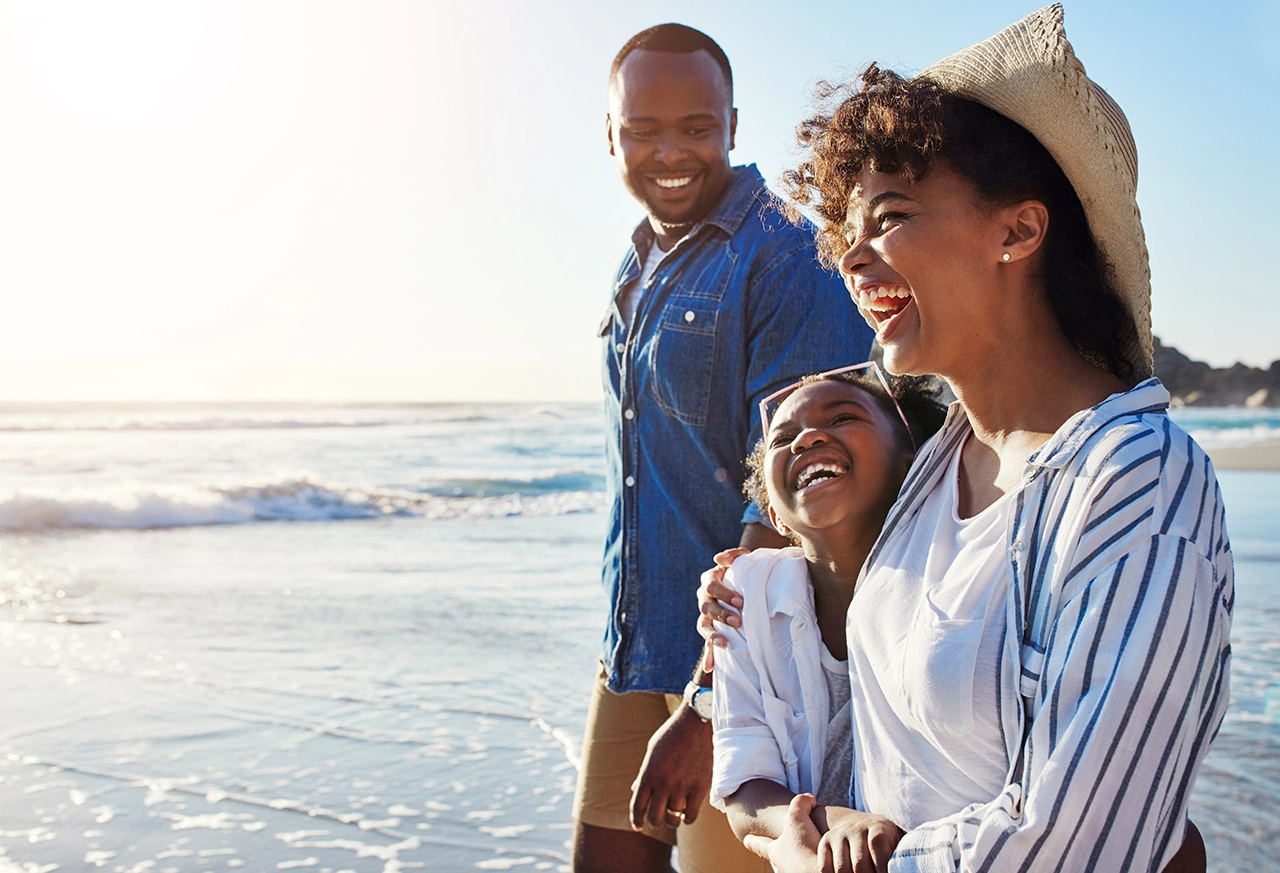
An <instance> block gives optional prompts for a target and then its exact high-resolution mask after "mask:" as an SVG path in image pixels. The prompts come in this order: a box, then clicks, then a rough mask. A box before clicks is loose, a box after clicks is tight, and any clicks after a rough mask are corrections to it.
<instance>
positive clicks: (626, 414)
mask: <svg viewBox="0 0 1280 873" xmlns="http://www.w3.org/2000/svg"><path fill="white" fill-rule="evenodd" d="M622 417H623V418H625V419H626V420H627V421H630V420H631V419H633V418H635V417H636V411H635V410H634V409H631V408H627V409H624V410H622Z"/></svg>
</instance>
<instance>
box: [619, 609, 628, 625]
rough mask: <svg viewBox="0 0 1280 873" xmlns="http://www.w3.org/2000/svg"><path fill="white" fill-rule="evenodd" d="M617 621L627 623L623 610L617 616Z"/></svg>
mask: <svg viewBox="0 0 1280 873" xmlns="http://www.w3.org/2000/svg"><path fill="white" fill-rule="evenodd" d="M618 621H620V622H622V623H623V624H626V623H627V614H626V613H625V612H624V613H622V615H620V616H618Z"/></svg>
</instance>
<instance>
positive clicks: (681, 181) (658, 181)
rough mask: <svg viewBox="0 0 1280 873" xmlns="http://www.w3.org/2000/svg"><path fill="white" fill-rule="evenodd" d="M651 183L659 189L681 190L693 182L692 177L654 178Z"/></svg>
mask: <svg viewBox="0 0 1280 873" xmlns="http://www.w3.org/2000/svg"><path fill="white" fill-rule="evenodd" d="M652 178H653V182H654V184H655V185H657V186H658V187H659V188H683V187H684V186H685V185H688V184H689V183H690V182H692V181H693V176H675V177H662V176H654V177H652Z"/></svg>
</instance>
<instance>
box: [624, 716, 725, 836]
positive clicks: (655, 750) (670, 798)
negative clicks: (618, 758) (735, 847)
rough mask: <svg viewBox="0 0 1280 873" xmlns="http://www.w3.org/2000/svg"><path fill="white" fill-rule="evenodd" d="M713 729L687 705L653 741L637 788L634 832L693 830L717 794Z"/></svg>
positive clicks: (634, 792) (633, 800)
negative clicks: (689, 826) (713, 780)
mask: <svg viewBox="0 0 1280 873" xmlns="http://www.w3.org/2000/svg"><path fill="white" fill-rule="evenodd" d="M711 757H712V747H711V725H710V724H708V723H707V722H704V721H703V720H702V719H700V718H698V716H697V715H696V714H695V713H694V712H693V710H691V709H690V708H689V707H688V706H685V705H684V704H681V705H680V708H679V709H677V710H676V711H675V713H674V714H673V715H672V716H671V718H669V719H667V722H666V724H664V725H663V726H662V727H660V728H659V729H658V731H657V733H655V734H654V735H653V736H652V737H650V738H649V751H648V752H646V753H645V756H644V763H643V764H641V765H640V775H639V776H638V777H636V781H635V784H634V785H632V786H631V827H632V828H634V829H635V830H637V831H638V830H640V829H641V828H643V827H644V823H645V822H646V821H648V822H649V824H651V825H653V826H655V827H663V826H666V827H676V826H677V825H679V824H680V823H681V822H682V821H683V822H685V823H688V824H692V823H693V821H694V819H696V818H697V817H698V810H699V809H700V808H701V807H702V801H703V798H705V797H706V796H707V791H708V790H709V789H710V788H711Z"/></svg>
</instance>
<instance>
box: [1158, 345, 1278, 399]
mask: <svg viewBox="0 0 1280 873" xmlns="http://www.w3.org/2000/svg"><path fill="white" fill-rule="evenodd" d="M1155 358H1156V375H1157V376H1159V377H1160V381H1161V382H1163V383H1164V387H1166V388H1168V389H1169V393H1170V394H1171V395H1173V405H1174V406H1175V407H1176V406H1250V407H1257V406H1270V407H1280V361H1273V362H1272V363H1271V366H1270V367H1268V368H1267V369H1265V370H1260V369H1258V368H1257V367H1246V366H1245V365H1244V364H1235V365H1233V366H1231V367H1223V368H1220V369H1215V368H1213V367H1210V366H1209V365H1208V364H1206V363H1204V362H1203V361H1193V360H1191V359H1190V358H1188V357H1187V356H1186V355H1184V354H1183V353H1182V352H1180V351H1178V350H1177V349H1175V348H1174V347H1173V346H1166V345H1164V344H1163V343H1161V342H1160V339H1159V337H1157V338H1156V341H1155Z"/></svg>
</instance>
